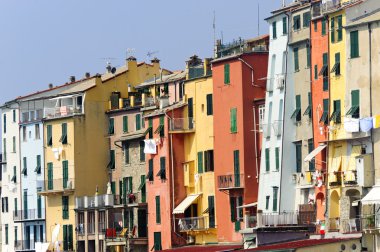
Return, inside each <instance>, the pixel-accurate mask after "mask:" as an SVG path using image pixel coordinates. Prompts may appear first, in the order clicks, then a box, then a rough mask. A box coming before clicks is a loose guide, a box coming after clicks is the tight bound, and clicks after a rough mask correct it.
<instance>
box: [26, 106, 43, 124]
mask: <svg viewBox="0 0 380 252" xmlns="http://www.w3.org/2000/svg"><path fill="white" fill-rule="evenodd" d="M43 117H44V112H43V109H37V110H31V111H27V112H22V114H21V123H27V122H33V121H39V120H41V119H42V118H43Z"/></svg>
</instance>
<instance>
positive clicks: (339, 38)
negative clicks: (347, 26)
mask: <svg viewBox="0 0 380 252" xmlns="http://www.w3.org/2000/svg"><path fill="white" fill-rule="evenodd" d="M337 22H338V41H342V38H343V34H342V16H341V15H340V16H337Z"/></svg>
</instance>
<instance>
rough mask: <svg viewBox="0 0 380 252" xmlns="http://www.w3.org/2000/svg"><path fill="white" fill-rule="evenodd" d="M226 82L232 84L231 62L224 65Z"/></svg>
mask: <svg viewBox="0 0 380 252" xmlns="http://www.w3.org/2000/svg"><path fill="white" fill-rule="evenodd" d="M224 84H230V64H225V65H224Z"/></svg>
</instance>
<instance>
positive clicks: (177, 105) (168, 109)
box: [143, 101, 186, 118]
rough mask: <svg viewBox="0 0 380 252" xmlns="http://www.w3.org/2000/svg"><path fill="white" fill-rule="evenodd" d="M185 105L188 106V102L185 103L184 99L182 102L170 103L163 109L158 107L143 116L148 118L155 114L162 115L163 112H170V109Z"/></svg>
mask: <svg viewBox="0 0 380 252" xmlns="http://www.w3.org/2000/svg"><path fill="white" fill-rule="evenodd" d="M183 106H186V103H184V102H182V101H181V102H177V103H174V104H173V105H170V106H168V107H165V108H162V109H156V110H154V111H153V112H152V113H150V114H146V115H144V116H143V117H144V118H148V117H153V116H157V115H162V114H165V113H166V112H168V111H170V110H173V109H177V108H181V107H183Z"/></svg>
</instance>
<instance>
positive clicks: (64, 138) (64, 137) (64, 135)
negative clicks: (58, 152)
mask: <svg viewBox="0 0 380 252" xmlns="http://www.w3.org/2000/svg"><path fill="white" fill-rule="evenodd" d="M62 144H67V123H62Z"/></svg>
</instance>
